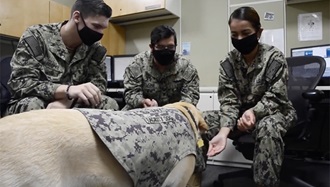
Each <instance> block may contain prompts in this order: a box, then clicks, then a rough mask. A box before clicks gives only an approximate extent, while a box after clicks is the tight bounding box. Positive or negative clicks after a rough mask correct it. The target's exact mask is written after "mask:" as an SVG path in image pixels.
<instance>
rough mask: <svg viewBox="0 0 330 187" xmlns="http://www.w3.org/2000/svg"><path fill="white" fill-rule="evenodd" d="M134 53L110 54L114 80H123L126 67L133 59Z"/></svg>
mask: <svg viewBox="0 0 330 187" xmlns="http://www.w3.org/2000/svg"><path fill="white" fill-rule="evenodd" d="M134 56H135V54H134V55H133V54H131V55H114V56H112V75H113V76H112V78H113V80H114V81H123V80H124V73H125V69H126V67H127V66H128V65H129V64H130V63H131V62H132V61H133V58H134Z"/></svg>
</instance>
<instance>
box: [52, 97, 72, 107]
mask: <svg viewBox="0 0 330 187" xmlns="http://www.w3.org/2000/svg"><path fill="white" fill-rule="evenodd" d="M70 104H71V102H70V101H69V100H67V99H62V100H57V101H53V102H51V103H49V104H48V105H47V107H46V109H65V108H69V107H70Z"/></svg>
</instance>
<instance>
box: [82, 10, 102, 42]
mask: <svg viewBox="0 0 330 187" xmlns="http://www.w3.org/2000/svg"><path fill="white" fill-rule="evenodd" d="M80 16H81V19H82V21H83V23H84V25H85V26H84V27H83V28H82V29H81V30H78V24H76V25H77V30H78V34H79V36H80V39H81V41H82V42H83V43H84V44H86V45H88V46H91V45H93V44H94V43H95V42H97V41H99V40H101V38H102V36H103V34H102V33H99V32H96V31H94V30H92V29H90V28H89V27H87V25H86V23H85V21H84V18H83V17H82V15H81V14H80Z"/></svg>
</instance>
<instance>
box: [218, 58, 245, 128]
mask: <svg viewBox="0 0 330 187" xmlns="http://www.w3.org/2000/svg"><path fill="white" fill-rule="evenodd" d="M234 79H235V76H234V72H233V67H232V65H231V64H230V61H229V59H228V58H227V59H226V60H224V61H222V62H220V68H219V85H218V100H219V103H220V116H221V117H220V125H221V127H228V128H230V129H233V128H234V126H235V125H236V120H237V118H238V114H239V107H240V102H239V99H238V97H237V92H236V90H237V88H236V87H235V85H234V82H235V81H234Z"/></svg>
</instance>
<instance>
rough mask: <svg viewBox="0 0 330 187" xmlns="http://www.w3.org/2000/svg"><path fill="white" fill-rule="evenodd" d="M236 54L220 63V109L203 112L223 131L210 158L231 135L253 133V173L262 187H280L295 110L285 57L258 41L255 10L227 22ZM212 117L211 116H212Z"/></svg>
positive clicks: (239, 11) (242, 11)
mask: <svg viewBox="0 0 330 187" xmlns="http://www.w3.org/2000/svg"><path fill="white" fill-rule="evenodd" d="M228 24H229V27H230V32H231V41H232V44H233V46H234V47H235V49H234V50H232V51H230V52H229V53H228V56H227V57H226V58H225V59H224V60H223V61H221V62H220V68H219V71H220V75H219V86H218V98H219V102H220V105H221V107H220V111H218V112H215V113H209V114H208V113H205V118H206V120H207V121H208V123H209V124H211V123H212V122H210V120H208V119H212V120H213V121H214V124H219V123H220V130H219V132H218V133H217V135H216V136H214V137H213V138H212V140H211V141H210V142H209V143H210V145H209V150H208V156H214V155H216V154H219V153H220V152H221V151H222V150H223V149H224V148H225V146H226V141H227V137H228V136H229V137H231V135H233V134H234V133H235V134H236V132H243V133H252V135H253V137H254V139H255V148H254V157H253V173H254V181H255V183H256V184H257V185H258V186H267V187H271V186H279V184H280V177H279V176H280V170H281V165H282V161H283V156H284V155H283V154H284V143H283V139H282V137H283V136H284V135H285V133H286V132H287V130H288V129H289V128H290V127H292V126H293V124H294V121H295V120H296V118H297V117H296V112H295V110H294V108H293V106H292V104H291V102H290V101H289V99H288V94H287V80H288V67H287V63H286V60H285V58H284V55H283V53H282V52H281V51H280V50H278V49H277V48H275V47H274V46H270V45H267V44H263V43H259V41H258V40H259V38H260V36H261V33H262V30H263V29H262V28H261V24H260V19H259V15H258V13H257V12H256V11H255V9H253V8H251V7H241V8H238V9H236V10H235V11H234V12H233V13H232V14H231V16H230V18H229V21H228ZM212 115H213V116H212Z"/></svg>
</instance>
